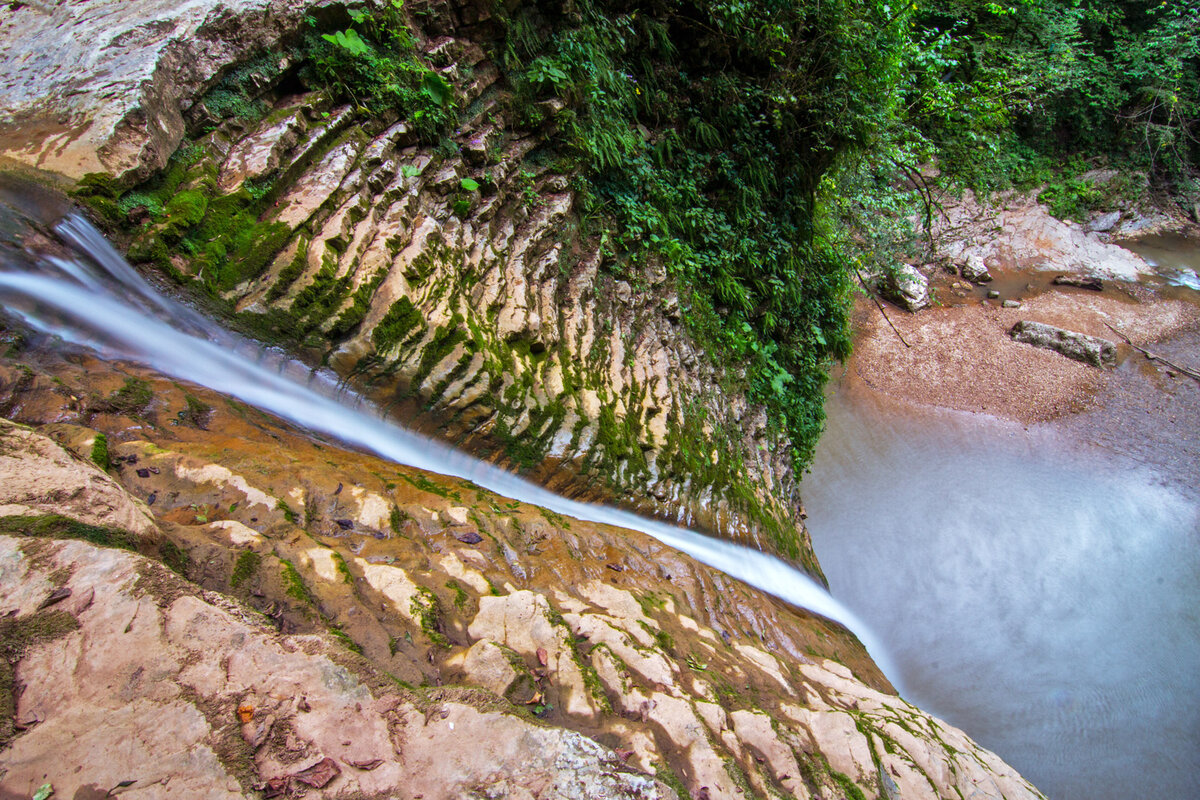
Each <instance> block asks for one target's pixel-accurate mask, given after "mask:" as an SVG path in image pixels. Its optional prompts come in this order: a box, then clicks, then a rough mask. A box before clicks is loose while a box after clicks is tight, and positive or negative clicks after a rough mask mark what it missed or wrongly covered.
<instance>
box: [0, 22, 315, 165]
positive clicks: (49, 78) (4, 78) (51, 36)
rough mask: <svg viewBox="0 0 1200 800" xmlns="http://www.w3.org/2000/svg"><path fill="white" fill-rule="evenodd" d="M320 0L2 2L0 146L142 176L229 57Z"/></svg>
mask: <svg viewBox="0 0 1200 800" xmlns="http://www.w3.org/2000/svg"><path fill="white" fill-rule="evenodd" d="M327 5H330V3H328V2H326V0H221V1H220V2H187V3H179V2H172V1H171V0H149V1H148V2H137V3H129V2H122V0H45V2H35V3H9V4H6V5H5V6H3V7H2V8H0V30H3V31H4V36H3V37H0V63H3V64H4V67H3V69H0V97H3V98H4V102H3V103H2V104H0V157H4V158H8V159H12V160H13V161H16V162H18V163H22V164H26V165H29V166H34V167H38V168H39V169H44V170H48V171H52V172H55V173H58V174H61V175H64V176H66V177H69V178H80V177H82V176H83V175H84V174H86V173H89V172H111V173H113V174H115V175H118V176H123V175H125V174H126V173H131V174H132V175H136V176H141V177H145V176H147V175H148V174H149V173H150V172H151V171H152V170H154V169H157V168H160V167H162V166H163V165H165V164H166V163H167V158H168V157H170V155H171V154H172V153H173V152H175V149H176V148H177V147H178V146H179V143H180V141H181V140H182V139H183V136H184V131H185V129H186V123H185V121H184V111H185V110H187V109H188V108H189V107H190V106H191V105H192V102H193V101H194V100H195V98H196V97H197V96H198V95H199V93H200V92H201V91H203V90H204V89H207V88H208V87H209V86H210V85H211V84H212V83H213V82H214V80H215V78H216V77H218V75H219V74H220V73H221V72H222V71H224V70H226V69H228V67H229V66H230V65H231V64H235V63H237V62H239V61H243V60H246V59H247V58H249V57H250V56H252V55H257V54H258V53H260V52H261V51H263V50H264V49H266V48H268V47H269V46H271V45H273V44H275V43H277V42H278V41H279V39H280V37H282V36H285V35H288V34H290V33H291V32H294V31H295V30H296V29H297V28H298V26H299V25H300V23H301V20H302V18H303V16H304V14H305V13H306V12H307V10H308V9H311V8H320V7H321V6H327Z"/></svg>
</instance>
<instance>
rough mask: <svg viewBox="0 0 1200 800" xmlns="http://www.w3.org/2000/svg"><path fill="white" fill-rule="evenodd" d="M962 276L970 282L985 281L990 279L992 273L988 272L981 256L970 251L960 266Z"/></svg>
mask: <svg viewBox="0 0 1200 800" xmlns="http://www.w3.org/2000/svg"><path fill="white" fill-rule="evenodd" d="M962 276H963V277H964V278H966V279H967V280H969V281H970V282H971V283H987V282H988V281H990V280H991V279H992V273H990V272H988V268H987V264H985V263H984V261H983V258H982V257H980V256H979V255H977V254H975V253H972V254H971V255H969V256H967V260H966V263H964V264H963V267H962Z"/></svg>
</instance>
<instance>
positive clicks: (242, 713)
mask: <svg viewBox="0 0 1200 800" xmlns="http://www.w3.org/2000/svg"><path fill="white" fill-rule="evenodd" d="M237 715H238V719H240V720H241V721H242V724H246V723H248V722H250V721H251V720H253V719H254V706H252V705H250V704H249V703H243V704H242V705H240V706H238V709H237Z"/></svg>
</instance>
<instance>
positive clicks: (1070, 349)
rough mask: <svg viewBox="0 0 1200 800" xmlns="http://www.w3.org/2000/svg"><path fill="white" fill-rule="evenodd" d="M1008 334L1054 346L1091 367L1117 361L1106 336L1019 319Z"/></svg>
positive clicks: (1019, 339)
mask: <svg viewBox="0 0 1200 800" xmlns="http://www.w3.org/2000/svg"><path fill="white" fill-rule="evenodd" d="M1008 335H1009V336H1011V337H1012V338H1013V339H1014V340H1015V341H1018V342H1023V343H1025V344H1031V345H1033V346H1034V347H1041V348H1045V349H1047V350H1053V351H1055V352H1056V353H1061V354H1062V355H1064V356H1066V357H1067V358H1070V359H1074V360H1075V361H1082V362H1083V363H1085V364H1091V365H1092V366H1093V367H1113V366H1116V363H1117V347H1116V345H1115V344H1113V343H1112V342H1110V341H1108V340H1107V339H1099V338H1097V337H1095V336H1087V335H1085V334H1082V333H1076V332H1074V331H1067V330H1063V329H1062V328H1056V327H1054V326H1053V325H1046V324H1044V323H1041V322H1031V321H1028V320H1022V321H1021V322H1018V323H1017V324H1016V325H1014V326H1013V327H1012V329H1011V330H1010V331H1009V332H1008Z"/></svg>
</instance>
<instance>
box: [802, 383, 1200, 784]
mask: <svg viewBox="0 0 1200 800" xmlns="http://www.w3.org/2000/svg"><path fill="white" fill-rule="evenodd" d="M866 391H867V390H859V389H856V390H855V392H854V394H855V397H854V398H851V397H847V396H841V395H838V396H835V397H834V398H833V399H832V401H831V403H830V406H829V429H828V431H827V433H826V434H825V437H824V438H823V439H822V441H821V444H820V447H819V448H818V452H817V456H816V460H815V463H814V464H813V467H812V473H811V474H810V475H809V476H808V477H807V478H806V479H805V481H804V485H803V487H802V488H803V491H804V497H805V504H806V507H807V509H808V512H809V519H808V523H809V528H810V531H811V533H812V537H813V542H814V546H815V548H816V551H817V554H818V556H819V557H820V559H821V564H822V566H823V568H824V570H825V573H826V575H827V576H828V578H829V582H830V588H831V589H832V590H833V591H834V592H835V593H836V594H837V595H838V596H839V597H840V598H842V599H843V601H844V602H845V603H846V604H847V605H849V606H850V607H851V608H852V609H853V610H854V611H856V612H858V613H859V614H860V615H861V616H862V617H863V619H865V620H866V622H867V624H868V625H870V626H871V627H872V628H873V629H874V630H876V631H878V632H879V634H880V635H881V637H882V638H883V639H884V642H885V644H886V646H887V647H888V649H889V651H890V652H891V654H892V656H893V659H894V662H895V664H896V668H897V669H898V670H899V672H898V676H899V678H900V680H901V682H902V683H903V685H904V687H905V690H906V691H905V695H906V698H907V699H908V700H910V701H912V702H915V703H916V704H917V705H919V706H921V707H922V708H925V709H927V710H929V711H931V712H933V713H935V714H937V715H939V716H942V717H944V718H945V719H946V720H947V721H948V722H950V723H952V724H954V725H956V726H958V727H961V728H963V729H964V730H965V731H966V732H967V733H968V734H970V735H971V736H972V737H973V738H975V739H976V740H977V741H979V742H980V743H981V744H983V745H984V746H986V747H988V748H990V749H992V750H994V751H996V752H997V753H998V754H999V755H1000V756H1001V757H1003V758H1004V759H1005V760H1006V761H1008V762H1009V763H1010V764H1012V765H1013V766H1014V767H1016V768H1017V769H1018V770H1019V771H1020V772H1021V773H1022V774H1023V775H1024V776H1025V777H1026V778H1028V779H1030V780H1031V781H1032V782H1033V783H1034V784H1035V785H1036V786H1037V787H1038V788H1039V789H1041V790H1042V791H1043V792H1045V793H1046V794H1047V795H1048V796H1049V797H1050V798H1052V800H1132V799H1133V798H1198V797H1200V503H1198V499H1197V496H1196V495H1195V494H1192V495H1185V494H1184V493H1182V492H1181V490H1179V489H1178V488H1172V486H1171V485H1168V483H1167V482H1166V481H1165V480H1163V479H1162V478H1161V477H1160V476H1159V475H1157V474H1155V473H1154V472H1152V471H1151V470H1149V469H1146V468H1144V467H1140V466H1136V465H1134V464H1133V463H1132V462H1124V461H1120V460H1117V459H1116V458H1115V457H1113V456H1112V455H1110V454H1107V453H1101V452H1099V451H1093V450H1088V449H1085V448H1081V447H1076V446H1073V445H1072V444H1070V443H1069V442H1066V441H1064V440H1063V439H1062V438H1060V437H1059V436H1058V435H1057V434H1056V433H1055V432H1054V431H1053V430H1051V429H1048V428H1035V429H1032V430H1029V431H1027V430H1024V429H1023V428H1021V427H1020V426H1018V425H1009V424H1006V423H1001V422H998V421H996V420H993V419H991V418H987V417H982V416H979V415H970V414H961V413H956V412H946V413H934V412H930V413H917V412H914V411H912V410H905V409H901V408H900V407H899V406H897V405H895V404H891V403H889V402H887V401H884V400H881V399H879V398H877V397H874V396H871V395H867V394H865V392H866ZM1191 434H1192V435H1200V432H1195V431H1193V432H1191ZM1176 486H1177V485H1176Z"/></svg>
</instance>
